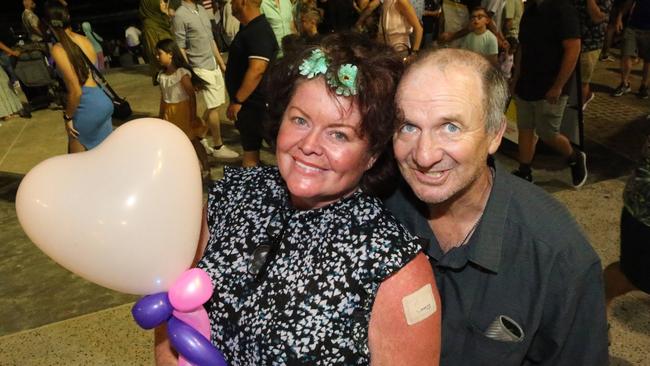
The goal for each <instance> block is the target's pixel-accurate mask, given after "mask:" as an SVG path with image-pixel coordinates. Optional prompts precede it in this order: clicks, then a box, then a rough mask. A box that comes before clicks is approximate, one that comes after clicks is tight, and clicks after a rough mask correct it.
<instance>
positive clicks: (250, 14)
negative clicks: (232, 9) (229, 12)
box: [238, 8, 262, 25]
mask: <svg viewBox="0 0 650 366" xmlns="http://www.w3.org/2000/svg"><path fill="white" fill-rule="evenodd" d="M260 15H262V13H260V9H259V8H255V9H251V10H248V11H245V12H244V14H243V15H242V18H241V19H238V20H239V22H240V23H241V24H243V25H248V23H250V22H251V21H252V20H253V19H255V18H257V17H258V16H260Z"/></svg>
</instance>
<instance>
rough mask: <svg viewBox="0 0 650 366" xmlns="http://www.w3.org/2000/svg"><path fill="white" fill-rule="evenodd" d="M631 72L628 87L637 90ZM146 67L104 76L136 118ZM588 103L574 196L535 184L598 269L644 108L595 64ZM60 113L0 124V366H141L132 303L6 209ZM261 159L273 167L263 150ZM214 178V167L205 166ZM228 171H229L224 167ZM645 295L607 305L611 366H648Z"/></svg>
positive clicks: (610, 252)
mask: <svg viewBox="0 0 650 366" xmlns="http://www.w3.org/2000/svg"><path fill="white" fill-rule="evenodd" d="M638 68H639V65H637V66H636V68H635V76H634V77H633V78H634V79H633V81H632V85H633V88H634V89H635V90H636V89H637V88H638V83H639V80H638V79H639V77H638ZM146 70H147V69H146V68H145V67H136V68H133V69H128V70H127V69H121V70H113V71H112V72H110V73H109V75H108V79H109V81H110V82H111V84H112V85H113V87H114V88H115V89H116V90H118V91H119V92H120V93H122V94H124V95H125V96H126V97H127V99H128V100H129V101H130V103H131V105H132V107H133V109H134V111H135V115H136V117H137V116H151V115H155V114H156V113H157V110H158V100H159V99H158V98H159V92H158V89H157V87H154V86H152V84H151V79H150V78H149V77H148V76H147V75H146ZM594 84H595V85H594V91H595V92H596V99H595V100H594V101H593V102H592V103H591V104H590V105H589V108H588V109H587V111H586V113H585V128H584V131H585V136H586V139H585V148H586V151H587V154H588V156H589V160H588V165H589V169H590V178H589V180H588V182H587V184H586V185H585V186H584V187H583V188H582V189H581V190H579V191H576V190H573V189H572V188H570V187H569V185H568V182H569V181H570V175H569V172H568V170H567V169H564V168H563V166H562V164H561V162H560V159H559V158H558V157H557V156H554V155H553V154H551V153H548V152H546V153H544V152H543V151H542V153H541V154H539V156H538V158H536V161H535V166H534V167H535V169H536V182H537V184H539V185H540V186H542V187H543V188H544V189H546V190H547V191H549V192H551V193H552V194H553V195H554V196H555V197H556V198H558V199H559V200H560V201H562V202H563V203H565V204H566V205H567V206H568V207H569V209H570V211H571V212H572V213H573V214H574V215H575V216H576V219H577V221H578V222H579V223H580V224H581V225H582V226H583V227H584V229H585V232H586V233H587V235H588V236H589V237H590V239H591V241H592V244H593V246H594V248H595V249H596V251H597V252H598V254H599V255H600V257H601V259H602V261H603V264H604V265H605V264H608V263H610V262H613V261H615V260H616V259H617V256H618V243H619V241H618V240H619V239H618V225H619V214H620V209H621V206H622V203H621V192H622V189H623V185H624V182H625V178H626V177H627V175H628V174H629V172H630V170H631V168H632V166H633V161H634V159H635V158H636V157H637V156H638V153H639V148H640V146H641V143H642V142H643V139H644V138H645V136H646V135H647V134H649V133H650V121H647V120H646V119H645V116H646V115H647V114H648V113H649V112H650V103H649V101H648V100H639V99H638V98H636V97H635V96H633V95H625V96H623V97H620V98H611V97H609V96H608V94H609V92H610V91H611V90H613V88H615V87H616V85H617V84H618V79H617V69H616V64H614V63H601V64H600V65H599V66H598V70H597V72H596V76H595V79H594ZM225 132H226V133H225V138H224V139H225V141H226V143H228V144H230V145H231V146H234V147H237V141H238V134H237V132H236V131H235V130H234V128H233V126H232V124H231V123H228V122H226V123H225ZM65 141H66V137H65V133H64V130H63V126H62V120H61V112H60V111H53V110H42V111H37V112H35V113H34V117H33V118H32V119H29V120H27V119H13V120H9V121H6V122H2V124H1V126H0V365H55V364H66V365H89V364H92V365H140V364H150V363H151V352H150V344H151V337H152V336H151V333H150V332H145V331H141V330H139V328H137V326H136V325H135V324H134V322H133V321H132V320H131V319H130V318H129V316H130V315H129V308H130V304H131V303H132V302H133V301H134V300H135V297H133V296H129V295H124V294H119V293H116V292H113V291H110V290H106V289H104V288H101V287H99V286H96V285H94V284H91V283H88V282H87V281H85V280H82V279H80V278H78V277H76V276H75V275H73V274H71V273H70V272H68V271H66V270H64V269H62V268H61V267H60V266H59V265H57V264H56V263H54V262H52V261H51V260H50V259H49V258H47V257H46V256H45V255H44V254H42V253H41V252H40V251H39V250H38V249H37V248H36V247H35V246H34V245H33V244H32V243H31V242H30V241H29V240H28V239H27V238H26V236H25V235H24V233H23V231H22V229H21V228H20V226H19V224H18V222H17V219H16V213H15V209H14V198H15V191H16V188H17V186H18V184H19V182H20V179H21V178H22V176H23V175H24V174H25V173H26V172H27V171H29V170H30V169H31V168H32V167H33V166H35V165H36V164H37V163H39V162H41V161H43V160H44V159H47V158H49V157H52V156H55V155H60V154H64V153H65V151H66V147H65V146H66V145H65ZM515 151H516V148H515V146H514V145H512V144H508V143H505V144H504V145H503V147H502V149H501V151H500V153H499V154H498V156H497V158H498V160H499V161H500V162H501V163H502V164H504V165H506V166H507V167H509V168H512V167H514V166H515V165H516V164H515V162H514V160H513V159H512V158H511V156H514V153H515ZM263 160H264V161H265V162H266V163H270V164H272V163H273V162H274V158H273V156H272V155H271V154H270V153H269V152H268V151H265V152H264V153H263ZM212 164H213V167H212V171H211V175H212V178H213V179H218V178H219V177H220V176H221V175H222V168H223V164H222V163H220V162H218V161H212ZM231 164H237V162H235V163H231ZM649 310H650V297H649V296H647V295H645V294H642V293H632V294H630V295H627V296H625V297H623V298H621V299H620V300H618V301H616V303H615V304H614V308H613V311H612V314H611V319H610V322H611V324H612V345H611V347H610V354H611V357H612V364H614V365H648V364H650V363H648V358H649V356H650V311H649Z"/></svg>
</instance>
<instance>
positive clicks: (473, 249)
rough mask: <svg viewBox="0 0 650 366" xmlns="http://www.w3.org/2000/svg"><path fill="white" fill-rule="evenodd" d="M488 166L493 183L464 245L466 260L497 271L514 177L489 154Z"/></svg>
mask: <svg viewBox="0 0 650 366" xmlns="http://www.w3.org/2000/svg"><path fill="white" fill-rule="evenodd" d="M488 165H490V166H491V167H493V168H494V183H493V184H492V190H491V191H490V198H488V202H487V205H486V206H485V210H484V211H483V217H482V218H481V222H480V224H479V226H478V227H477V228H476V232H475V233H474V235H472V238H471V239H470V242H469V243H468V244H467V245H468V246H469V248H468V256H467V259H468V260H469V261H471V262H473V263H475V264H477V265H479V266H481V267H483V268H485V269H487V270H489V271H492V272H495V273H497V272H499V264H500V263H501V257H502V253H501V251H502V248H503V241H504V240H505V238H504V233H505V225H506V218H507V212H508V206H509V205H510V199H511V197H512V191H511V190H510V188H509V187H510V185H511V183H510V180H511V179H513V177H512V176H511V175H510V174H509V173H508V172H507V171H506V170H504V169H503V168H502V167H501V166H500V164H498V163H496V162H495V161H494V159H493V158H492V157H490V158H489V160H488Z"/></svg>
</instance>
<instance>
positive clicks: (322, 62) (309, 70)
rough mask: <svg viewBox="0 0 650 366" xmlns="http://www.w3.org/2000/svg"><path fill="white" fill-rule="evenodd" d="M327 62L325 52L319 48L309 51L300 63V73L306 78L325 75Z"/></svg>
mask: <svg viewBox="0 0 650 366" xmlns="http://www.w3.org/2000/svg"><path fill="white" fill-rule="evenodd" d="M328 66H329V62H327V58H326V57H325V54H324V53H323V51H322V50H320V49H315V50H313V51H311V55H310V56H309V57H308V58H307V59H305V60H304V61H303V62H302V64H300V67H299V69H300V75H303V76H306V77H307V79H311V78H314V77H316V76H318V75H321V74H323V75H325V73H326V72H327V67H328Z"/></svg>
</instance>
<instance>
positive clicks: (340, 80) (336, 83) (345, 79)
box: [327, 64, 358, 97]
mask: <svg viewBox="0 0 650 366" xmlns="http://www.w3.org/2000/svg"><path fill="white" fill-rule="evenodd" d="M357 71H358V69H357V66H356V65H352V64H345V65H341V67H339V71H338V72H337V73H336V77H334V75H333V73H330V74H329V75H328V77H327V83H328V84H329V85H330V86H331V87H332V88H334V92H335V93H336V94H338V95H343V96H346V97H349V96H351V95H357V85H356V83H357Z"/></svg>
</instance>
